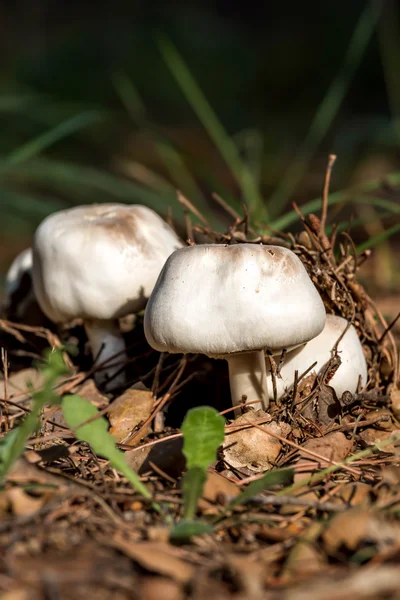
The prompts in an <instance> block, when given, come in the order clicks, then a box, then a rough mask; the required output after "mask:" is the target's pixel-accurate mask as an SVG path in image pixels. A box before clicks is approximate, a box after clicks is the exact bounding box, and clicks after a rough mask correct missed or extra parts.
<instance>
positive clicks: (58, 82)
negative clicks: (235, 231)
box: [0, 0, 400, 289]
mask: <svg viewBox="0 0 400 600" xmlns="http://www.w3.org/2000/svg"><path fill="white" fill-rule="evenodd" d="M0 27H1V35H0V77H1V79H0V85H1V88H0V119H1V132H2V135H1V137H0V153H1V158H0V161H1V164H0V272H1V273H3V274H4V272H5V270H6V268H7V266H8V265H9V264H10V262H11V260H12V258H13V257H14V256H15V255H16V254H17V252H18V251H20V250H21V249H23V248H24V247H26V246H27V245H29V243H30V240H31V236H32V233H33V231H34V229H35V227H36V226H37V224H38V223H39V222H40V221H41V219H43V218H44V217H45V216H46V215H47V214H48V213H50V212H52V211H54V210H58V209H61V208H65V207H68V206H72V205H74V204H82V203H90V202H103V201H109V202H110V201H117V202H119V201H121V202H140V203H145V204H148V205H150V206H151V207H153V208H155V209H156V210H158V211H159V212H160V213H162V214H163V215H164V216H165V215H166V214H167V212H168V209H169V207H171V210H172V214H173V217H174V219H175V220H176V222H178V223H179V222H182V221H183V216H182V211H181V208H180V206H179V205H178V203H177V201H176V189H177V188H179V189H180V190H182V192H183V193H184V194H185V195H186V196H187V197H188V198H189V199H190V200H191V201H192V202H193V203H194V204H195V205H196V206H197V208H198V209H199V210H200V211H201V213H202V214H203V216H204V217H205V218H206V219H207V220H208V221H209V223H211V224H212V226H214V227H216V228H225V227H226V226H227V225H228V224H229V223H230V221H231V218H230V217H229V216H228V215H227V214H226V212H225V211H223V209H221V207H220V206H219V205H218V204H217V203H216V202H215V201H214V200H213V199H212V197H211V194H212V192H217V193H218V194H219V195H220V196H222V197H223V198H224V199H225V200H226V201H227V202H229V203H230V204H231V206H232V207H234V208H235V209H236V210H238V211H241V205H242V203H243V202H245V203H246V204H247V206H248V207H249V210H250V214H251V218H252V220H253V223H256V224H259V227H260V229H262V230H264V229H265V226H266V225H269V226H272V227H274V228H276V229H289V230H290V229H291V228H295V227H297V226H298V224H297V223H296V218H295V216H294V214H293V212H292V209H291V202H292V201H293V200H295V201H296V202H298V203H299V204H301V205H303V206H304V210H305V212H307V210H311V209H313V210H316V209H318V206H319V201H318V198H319V197H320V193H321V189H322V184H323V179H324V173H325V168H326V164H327V158H328V155H329V154H330V153H335V154H337V156H338V158H337V162H336V165H335V167H334V171H333V176H332V183H331V192H332V196H331V202H332V209H331V211H330V222H331V223H332V222H333V221H340V222H341V223H343V225H342V226H347V224H348V221H349V219H351V220H352V222H353V230H354V234H355V237H356V241H357V243H360V244H363V243H364V242H365V243H366V244H367V245H369V246H375V245H377V250H376V256H377V257H378V261H379V268H377V269H376V273H377V274H378V275H377V276H378V279H379V281H378V287H379V285H384V286H386V287H387V288H388V289H395V288H396V286H397V285H398V284H399V272H398V271H399V270H398V267H396V260H397V264H398V256H397V259H396V258H395V256H396V255H395V252H396V250H397V246H398V241H397V238H398V237H399V231H400V218H399V216H400V202H399V198H400V188H399V186H400V5H399V2H398V1H397V0H374V1H365V0H352V1H351V2H347V3H344V2H336V3H335V2H321V1H316V0H309V1H308V2H303V3H299V2H295V1H282V2H256V1H255V0H247V1H246V2H245V1H239V0H231V1H228V0H214V1H211V0H203V1H202V2H201V3H198V2H194V1H190V0H186V1H185V2H183V1H181V0H174V1H169V2H162V1H160V0H155V1H153V2H144V1H143V0H132V1H131V2H129V3H128V2H122V1H120V0H114V2H98V3H93V2H90V1H89V0H84V1H81V2H77V1H68V0H35V1H32V0H14V1H11V0H9V1H2V2H1V3H0ZM389 174H390V176H389V177H388V175H389ZM312 201H314V202H312ZM196 221H197V219H196V217H195V216H194V217H193V222H194V223H195V222H196ZM362 247H364V246H361V248H362Z"/></svg>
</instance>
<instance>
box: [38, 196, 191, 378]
mask: <svg viewBox="0 0 400 600" xmlns="http://www.w3.org/2000/svg"><path fill="white" fill-rule="evenodd" d="M182 245H183V244H182V242H181V240H180V239H179V238H178V237H177V236H176V234H175V233H174V231H173V230H172V229H171V228H170V227H169V225H167V223H165V221H163V220H162V219H161V217H159V216H158V215H157V214H156V213H155V212H154V211H152V210H151V209H149V208H147V207H146V206H140V205H123V204H92V205H88V206H79V207H76V208H72V209H69V210H63V211H59V212H56V213H53V214H51V215H50V216H49V217H47V218H46V219H45V220H44V221H43V222H42V223H41V224H40V225H39V227H38V229H37V230H36V233H35V236H34V240H33V267H32V277H33V286H34V291H35V295H36V298H37V301H38V303H39V305H40V307H41V309H42V310H43V312H44V313H45V314H46V315H47V317H49V318H50V319H51V320H52V321H54V322H55V323H65V322H68V321H71V320H73V319H75V318H81V319H82V320H83V322H84V325H85V329H86V332H87V336H88V340H89V343H90V346H91V350H92V354H93V356H94V357H100V361H101V363H106V368H104V369H103V370H100V371H99V372H98V376H97V381H98V382H99V383H106V382H107V381H109V380H110V379H111V378H113V385H114V386H118V385H120V384H122V383H123V382H124V376H123V375H122V376H119V377H117V376H116V373H117V372H118V370H120V367H119V366H118V364H116V363H115V358H113V357H115V355H117V354H118V355H119V356H118V358H117V361H118V363H120V362H121V355H124V353H125V344H124V340H123V338H122V335H121V333H120V329H119V326H118V322H117V319H119V318H120V317H123V316H125V315H128V314H131V313H135V312H138V311H140V310H142V309H143V308H144V307H145V306H146V302H147V300H148V298H149V296H150V294H151V291H152V289H153V286H154V284H155V282H156V279H157V277H158V274H159V272H160V270H161V268H162V266H163V264H164V262H165V260H166V259H167V258H168V256H169V255H170V254H171V252H173V251H174V250H176V249H177V248H180V247H181V246H182ZM109 389H110V387H109Z"/></svg>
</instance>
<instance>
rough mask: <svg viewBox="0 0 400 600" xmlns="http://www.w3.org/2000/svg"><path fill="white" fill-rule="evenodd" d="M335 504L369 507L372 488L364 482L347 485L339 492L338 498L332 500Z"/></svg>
mask: <svg viewBox="0 0 400 600" xmlns="http://www.w3.org/2000/svg"><path fill="white" fill-rule="evenodd" d="M332 500H333V502H336V501H337V502H339V503H340V502H341V501H343V502H345V503H346V504H350V506H360V505H361V506H369V505H370V504H371V486H369V485H368V484H367V483H363V482H362V481H353V482H350V483H346V484H345V485H344V486H343V487H342V488H341V490H340V491H339V495H338V496H334V497H333V498H332Z"/></svg>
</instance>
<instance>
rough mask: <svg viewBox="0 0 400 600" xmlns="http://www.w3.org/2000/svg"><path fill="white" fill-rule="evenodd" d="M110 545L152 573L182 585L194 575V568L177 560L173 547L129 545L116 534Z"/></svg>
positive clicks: (144, 543)
mask: <svg viewBox="0 0 400 600" xmlns="http://www.w3.org/2000/svg"><path fill="white" fill-rule="evenodd" d="M110 545H112V546H113V547H114V548H117V549H118V550H120V551H121V552H123V553H124V554H125V555H126V556H129V558H131V559H132V560H134V561H136V562H137V563H139V565H140V566H141V567H143V568H144V569H147V570H148V571H151V572H152V573H160V574H161V575H166V576H168V577H171V578H172V579H175V580H176V581H179V582H182V583H187V582H188V581H190V579H192V577H193V575H194V568H193V567H192V566H191V565H189V564H188V563H186V562H184V561H183V560H181V559H180V558H178V557H177V556H176V555H175V554H176V551H174V548H173V546H171V545H169V544H162V543H154V542H142V543H135V542H133V543H131V542H130V541H129V540H126V539H124V538H123V537H122V535H121V534H120V533H117V534H115V535H114V537H113V538H112V539H111V540H110Z"/></svg>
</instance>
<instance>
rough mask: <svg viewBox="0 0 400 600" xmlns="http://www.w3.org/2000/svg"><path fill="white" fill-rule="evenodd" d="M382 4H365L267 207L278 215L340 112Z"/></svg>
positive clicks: (372, 2) (371, 2)
mask: <svg viewBox="0 0 400 600" xmlns="http://www.w3.org/2000/svg"><path fill="white" fill-rule="evenodd" d="M382 6H383V3H382V2H375V1H374V0H373V1H370V2H368V3H367V4H366V6H365V8H364V10H363V12H362V14H361V16H360V19H359V21H358V23H357V25H356V27H355V29H354V32H353V35H352V38H351V40H350V44H349V46H348V48H347V51H346V54H345V57H344V61H343V63H342V65H341V67H340V69H339V72H338V74H337V75H336V77H335V78H334V79H333V81H332V82H331V84H330V86H329V88H328V90H327V92H326V94H325V96H324V98H323V100H322V102H321V103H320V105H319V107H318V109H317V112H316V114H315V116H314V119H313V121H312V123H311V126H310V129H309V130H308V133H307V135H306V138H305V140H304V142H303V144H302V145H301V147H300V149H299V151H298V153H297V154H296V156H295V158H294V160H293V162H292V163H291V164H290V166H289V167H288V169H287V171H286V173H285V175H284V176H283V177H282V183H281V184H280V185H279V186H278V188H277V189H276V190H275V191H274V193H273V194H272V196H271V197H270V198H269V200H268V206H269V207H270V211H271V212H272V214H273V215H277V214H279V212H281V211H282V209H283V207H284V206H286V204H287V203H288V201H289V199H290V197H291V195H292V194H293V192H294V190H295V188H296V187H297V185H298V184H299V182H300V180H301V179H302V177H303V175H304V173H305V170H306V168H307V165H308V164H309V162H310V160H311V158H312V157H313V155H314V153H315V151H316V149H317V148H318V146H319V144H320V143H321V141H322V140H323V138H324V137H325V135H326V133H327V132H328V130H329V128H330V126H331V124H332V121H333V120H334V118H335V117H336V115H337V114H338V112H339V109H340V106H341V104H342V102H343V100H344V98H345V96H346V94H347V91H348V89H349V86H350V83H351V80H352V78H353V76H354V74H355V72H356V71H357V69H358V67H359V65H360V63H361V60H362V57H363V56H364V53H365V51H366V49H367V46H368V43H369V41H370V39H371V37H372V34H373V33H374V31H375V27H376V23H377V21H378V18H379V15H380V12H381V10H382Z"/></svg>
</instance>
